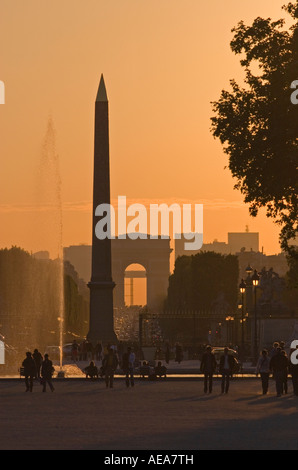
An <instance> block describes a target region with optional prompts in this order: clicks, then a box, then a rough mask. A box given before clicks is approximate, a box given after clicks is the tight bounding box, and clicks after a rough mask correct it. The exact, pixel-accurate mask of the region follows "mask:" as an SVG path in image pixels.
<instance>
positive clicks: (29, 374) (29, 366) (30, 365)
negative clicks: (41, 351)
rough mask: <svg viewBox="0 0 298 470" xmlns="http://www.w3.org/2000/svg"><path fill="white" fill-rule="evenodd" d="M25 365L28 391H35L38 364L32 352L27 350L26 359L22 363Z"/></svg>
mask: <svg viewBox="0 0 298 470" xmlns="http://www.w3.org/2000/svg"><path fill="white" fill-rule="evenodd" d="M22 367H24V376H25V384H26V392H29V391H30V392H32V391H33V379H34V377H36V365H35V362H34V359H33V357H32V354H31V352H29V351H28V352H26V359H24V361H23V363H22Z"/></svg>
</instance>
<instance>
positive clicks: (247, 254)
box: [175, 232, 289, 278]
mask: <svg viewBox="0 0 298 470" xmlns="http://www.w3.org/2000/svg"><path fill="white" fill-rule="evenodd" d="M184 242H185V239H184V238H183V237H182V238H181V239H175V259H177V258H178V256H183V255H185V256H190V255H196V254H197V253H199V252H202V251H214V252H216V253H220V254H222V255H227V254H233V255H237V256H238V260H239V272H240V278H242V277H245V276H246V272H245V269H246V268H247V266H248V265H250V266H252V267H253V269H256V270H257V271H261V270H262V269H263V268H265V269H267V270H268V269H270V268H272V269H273V270H274V271H275V272H276V273H278V274H279V275H280V276H284V275H285V274H286V272H287V271H288V269H289V268H288V263H287V259H286V255H285V254H284V253H279V254H278V255H269V256H267V255H265V254H264V253H263V252H260V251H259V233H257V232H229V233H228V243H225V242H219V241H218V240H214V242H213V243H204V244H203V246H202V248H201V249H200V250H192V251H187V250H185V248H184Z"/></svg>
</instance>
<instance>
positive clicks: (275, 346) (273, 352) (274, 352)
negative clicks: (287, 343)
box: [269, 341, 279, 359]
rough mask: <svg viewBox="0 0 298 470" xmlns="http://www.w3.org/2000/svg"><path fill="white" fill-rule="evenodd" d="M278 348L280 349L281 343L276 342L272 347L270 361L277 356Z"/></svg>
mask: <svg viewBox="0 0 298 470" xmlns="http://www.w3.org/2000/svg"><path fill="white" fill-rule="evenodd" d="M277 348H279V343H278V342H277V341H275V342H274V343H273V345H272V349H271V351H270V353H269V359H272V358H273V356H275V355H276V354H277Z"/></svg>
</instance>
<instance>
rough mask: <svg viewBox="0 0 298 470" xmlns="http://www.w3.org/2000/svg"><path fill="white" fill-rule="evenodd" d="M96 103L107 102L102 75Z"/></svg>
mask: <svg viewBox="0 0 298 470" xmlns="http://www.w3.org/2000/svg"><path fill="white" fill-rule="evenodd" d="M96 101H108V97H107V90H106V86H105V81H104V78H103V74H101V77H100V82H99V87H98V92H97V97H96Z"/></svg>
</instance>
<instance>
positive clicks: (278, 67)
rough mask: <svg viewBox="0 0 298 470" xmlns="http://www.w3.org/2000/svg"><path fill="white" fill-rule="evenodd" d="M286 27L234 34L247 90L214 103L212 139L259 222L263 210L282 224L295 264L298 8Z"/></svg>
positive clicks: (290, 8) (258, 23)
mask: <svg viewBox="0 0 298 470" xmlns="http://www.w3.org/2000/svg"><path fill="white" fill-rule="evenodd" d="M283 9H284V10H286V11H287V13H289V14H290V16H291V17H292V23H293V24H292V26H291V27H290V28H288V29H287V28H285V21H284V20H283V19H279V20H277V21H272V20H271V19H270V18H267V19H263V18H260V17H259V18H256V19H255V20H254V22H253V24H252V25H251V26H246V25H245V24H244V23H243V21H241V22H240V23H238V25H237V26H236V27H235V28H234V29H233V30H232V32H233V33H234V37H233V40H232V41H231V44H230V45H231V49H232V51H233V52H234V53H235V54H237V55H239V54H241V55H242V57H241V61H240V63H241V65H242V67H243V68H244V71H245V79H244V86H243V87H242V86H240V85H239V84H237V83H236V81H235V80H231V81H230V85H231V91H225V90H222V92H221V95H220V98H219V100H218V101H216V102H213V103H212V109H213V112H214V113H215V114H214V116H213V117H212V118H211V121H212V127H211V130H212V133H213V135H214V137H217V138H219V139H220V141H221V143H222V144H223V146H224V151H225V153H226V154H227V155H228V156H229V164H228V167H229V169H230V171H231V173H232V175H233V177H234V178H236V180H237V183H236V184H235V188H236V189H238V190H240V191H241V193H242V194H243V195H244V202H245V203H248V204H249V211H250V214H251V215H252V216H256V215H257V214H258V211H259V209H260V208H261V207H264V208H266V215H267V216H268V217H271V218H273V219H274V221H275V222H276V223H277V224H280V226H281V231H280V241H281V246H282V248H283V249H284V250H286V251H287V252H288V254H289V255H290V256H291V257H292V258H293V257H294V258H296V257H298V250H297V248H294V247H293V246H292V245H291V243H289V241H290V240H291V239H292V238H294V237H295V236H297V233H298V226H297V221H298V106H297V105H296V106H295V105H294V104H292V102H291V94H292V93H293V90H292V89H291V83H292V82H293V81H294V80H297V79H298V1H297V2H295V3H289V4H288V5H285V6H284V7H283Z"/></svg>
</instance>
